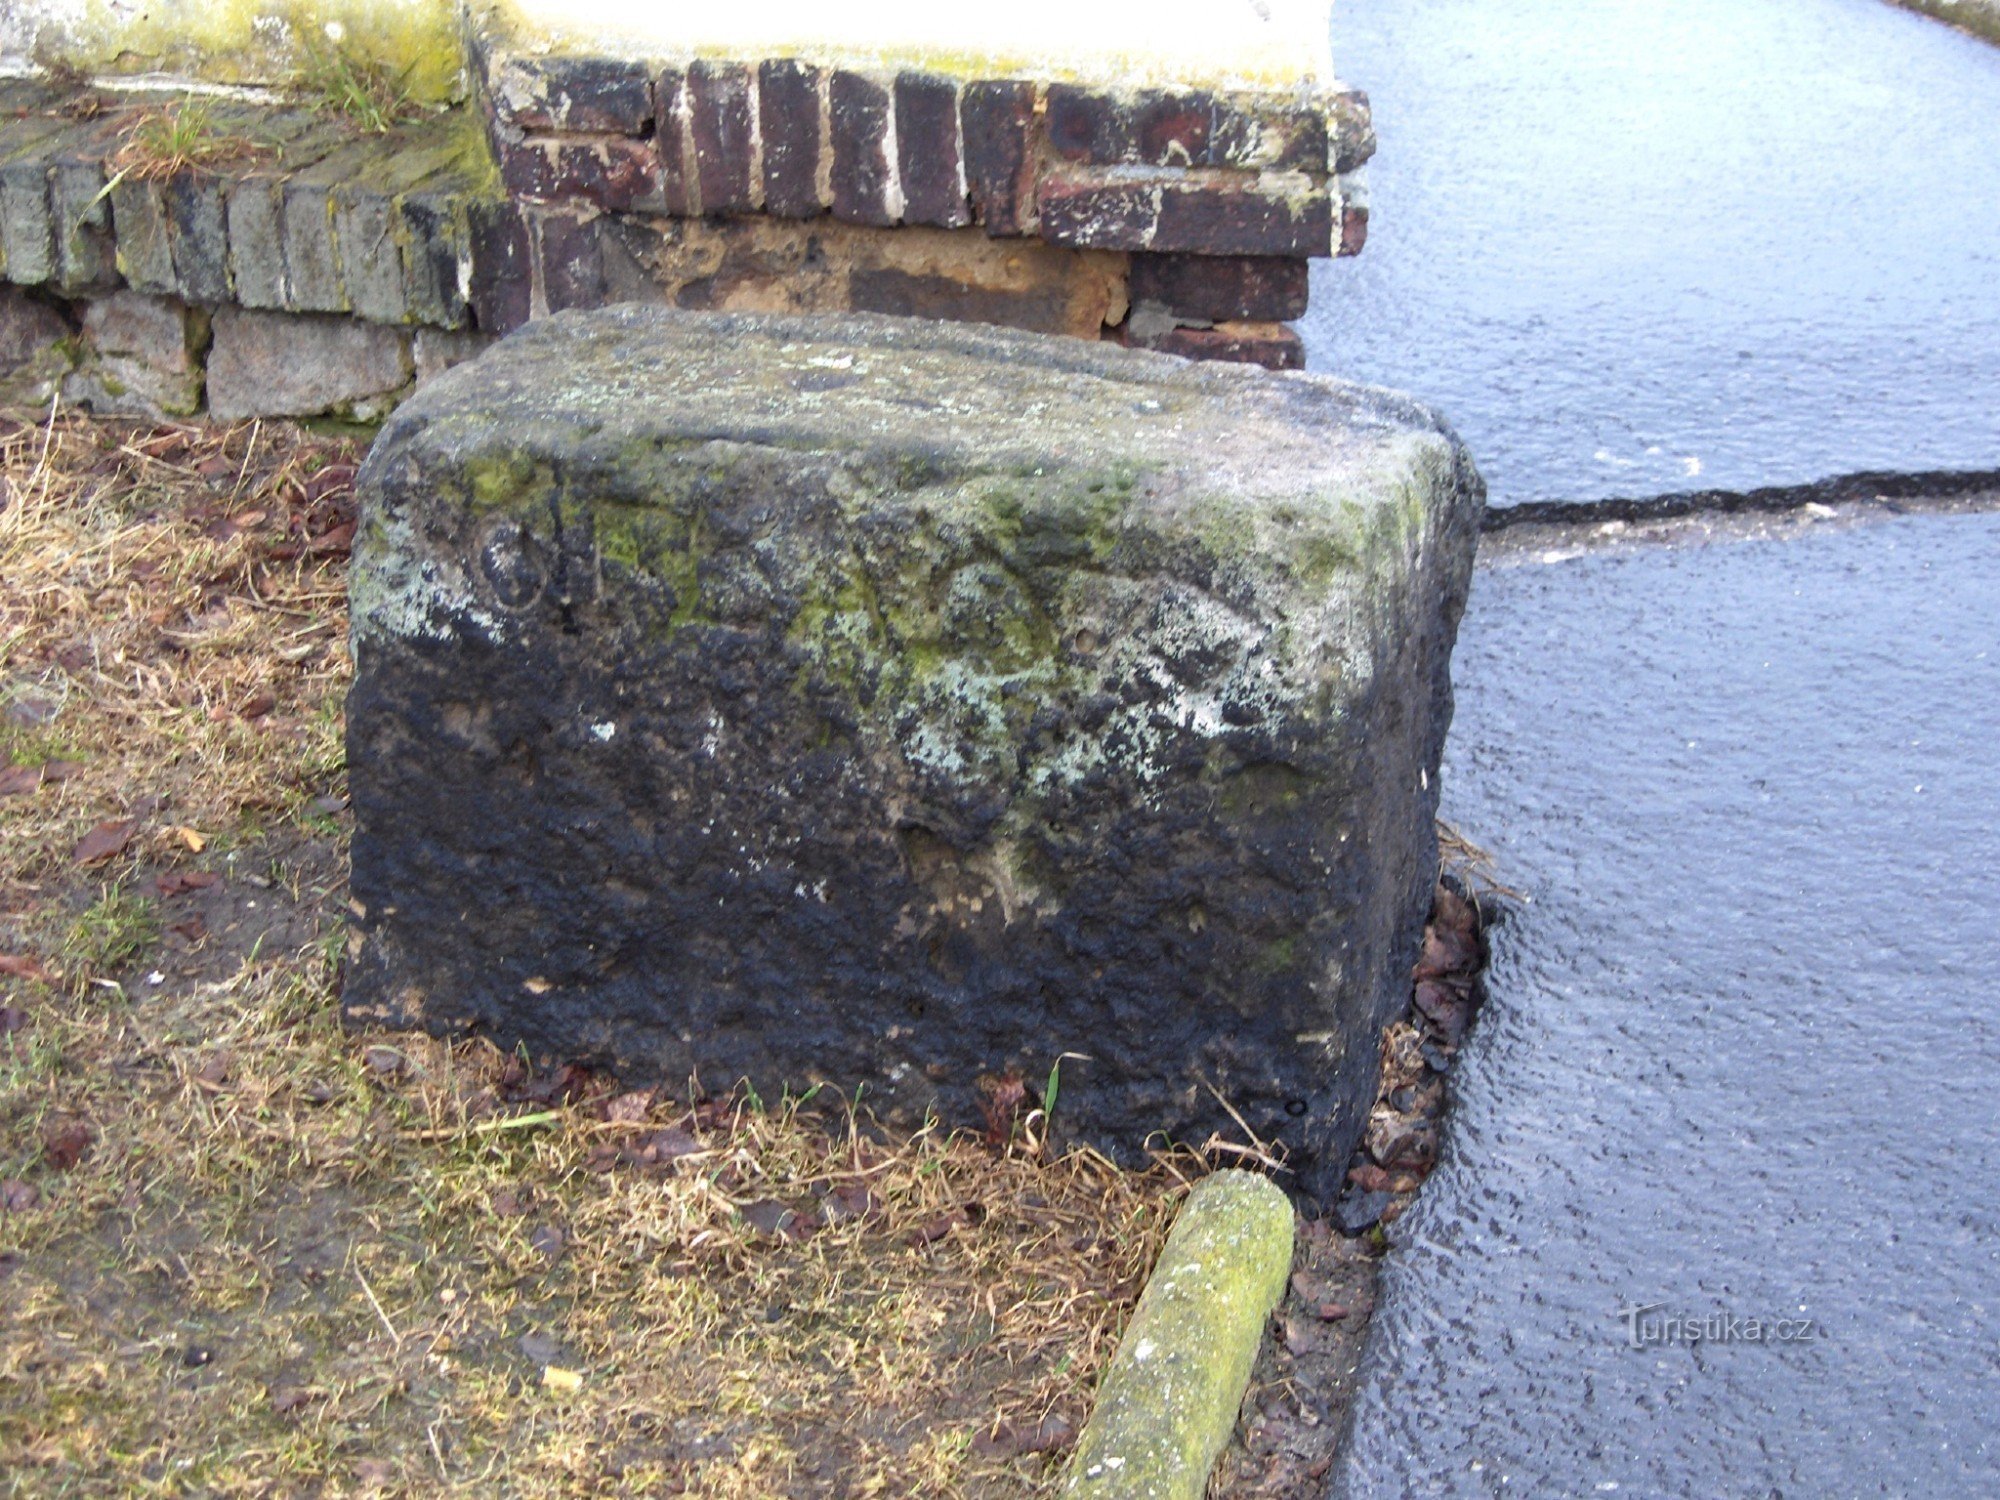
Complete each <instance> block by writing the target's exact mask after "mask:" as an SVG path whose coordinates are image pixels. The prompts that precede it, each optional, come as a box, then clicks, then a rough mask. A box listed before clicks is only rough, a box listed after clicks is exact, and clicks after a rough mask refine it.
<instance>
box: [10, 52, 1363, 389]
mask: <svg viewBox="0 0 2000 1500" xmlns="http://www.w3.org/2000/svg"><path fill="white" fill-rule="evenodd" d="M468 56H469V57H470V59H471V62H472V68H471V73H472V77H473V80H474V91H473V100H472V102H471V103H470V104H469V105H468V106H466V107H465V108H463V109H459V110H453V111H446V112H442V113H430V114H423V115H419V116H416V117H413V118H411V119H409V120H406V121H404V122H401V123H400V124H398V125H397V126H396V128H394V129H393V130H391V131H389V132H387V133H386V134H367V133H365V132H362V131H360V130H359V129H358V128H357V127H355V126H354V125H352V124H351V123H349V122H346V121H343V120H341V119H340V118H338V117H334V116H328V115H326V114H325V113H323V112H315V111H312V110H309V109H305V108H301V107H287V106H286V105H285V104H284V103H283V102H282V101H280V100H269V99H267V100H263V101H256V100H225V101H221V102H217V103H215V104H213V105H212V106H211V122H210V129H211V130H212V131H213V132H215V133H218V134H221V135H224V136H226V137H227V138H228V139H230V140H231V141H233V142H236V143H238V144H239V145H240V146H241V147H242V148H243V149H241V150H240V151H238V152H237V153H235V154H233V155H230V156H229V157H227V158H226V159H224V160H221V161H218V162H215V163H211V164H210V165H208V166H205V167H202V168H200V169H189V170H183V171H180V172H176V173H171V174H166V175H161V174H158V173H154V172H149V171H141V170H133V169H132V163H131V162H130V160H129V159H128V158H129V146H128V142H129V140H130V137H131V132H132V128H133V125H134V122H135V121H136V120H138V119H139V118H141V117H142V116H143V115H145V114H146V113H148V112H157V111H161V110H166V109H171V108H174V107H176V106H177V105H178V104H179V103H180V96H179V95H177V94H175V93H172V92H157V93H146V92H134V91H131V90H124V91H119V92H116V93H108V92H102V91H98V90H93V89H84V90H82V91H80V92H79V91H77V90H75V89H71V90H68V91H60V90H57V89H54V88H52V87H49V86H45V85H42V84H37V83H33V82H23V81H12V82H0V280H4V281H5V282H9V283H12V284H13V285H14V286H15V287H17V288H21V289H24V290H25V292H26V298H25V300H24V299H23V297H22V296H21V295H20V294H18V293H17V294H13V295H11V296H10V297H9V298H8V299H6V300H4V301H0V401H11V402H14V403H16V404H19V403H21V402H25V401H29V400H31V399H32V400H33V401H34V402H36V403H38V404H39V403H45V402H46V401H47V400H48V399H50V398H51V397H53V396H54V395H56V394H57V393H60V394H61V395H62V396H63V399H67V400H71V401H76V402H82V403H87V404H89V405H92V406H94V407H96V408H98V409H100V410H120V411H125V410H129V411H150V412H159V413H167V414H181V413H191V412H195V411H199V410H202V409H207V410H210V411H212V412H213V413H215V414H217V415H231V416H233V415H248V414H262V413H268V414H286V415H310V414H317V413H334V414H340V415H348V416H355V417H359V418H369V417H373V416H375V415H379V413H380V412H381V411H384V410H386V409H388V407H389V406H390V405H392V404H393V403H394V401H395V400H397V399H399V398H400V396H401V394H402V393H403V392H404V391H406V390H407V389H409V388H410V387H411V386H412V384H413V383H414V382H415V381H417V380H419V379H421V378H424V377H425V376H426V375H427V374H428V373H430V372H432V371H434V370H437V369H441V368H444V367H445V366H447V365H448V364H449V363H451V362H452V361H453V360H455V359H458V358H462V357H464V356H465V355H466V354H468V353H470V352H472V351H474V350H476V349H477V348H478V347H480V344H481V342H482V341H483V340H485V339H487V338H490V337H492V336H494V335H497V334H504V333H506V332H508V331H509V330H511V329H513V328H515V327H517V326H519V325H520V324H521V323H523V322H525V321H527V320H529V319H531V318H535V317H541V316H545V315H547V314H549V313H553V312H558V311H561V310H563V309H565V308H570V307H589V306H596V305H600V304H603V303H607V302H619V301H657V302H668V303H671V304H673V305H676V306H681V307H691V308H731V309H740V310H762V311H825V312H839V311H850V310H853V311H870V312H883V313H895V314H904V315H910V316H917V317H929V318H942V319H957V320H965V321H974V322H989V323H1002V324H1008V325H1011V326H1015V327H1021V328H1028V329H1034V330H1037V331H1042V332H1050V333H1061V334H1067V335H1071V336H1075V337H1081V338H1109V339H1115V340H1118V341H1121V342H1125V343H1129V344H1134V345H1138V346H1142V347H1146V348H1152V349H1159V350H1164V351H1167V352H1170V353H1175V354H1181V355H1185V356H1188V357H1191V358H1198V359H1228V360H1248V361H1254V362H1257V363H1261V364H1266V365H1271V366H1276V367H1292V366H1297V365H1299V364H1301V363H1303V350H1302V348H1301V345H1300V342H1299V339H1298V336H1297V334H1296V333H1295V332H1294V331H1293V330H1292V328H1291V327H1290V326H1289V325H1290V324H1291V323H1292V322H1294V321H1295V320H1297V319H1298V318H1299V317H1300V316H1301V315H1302V314H1303V313H1304V311H1305V308H1306V299H1307V293H1308V278H1307V265H1308V262H1309V261H1310V260H1311V259H1313V258H1316V257H1323V256H1331V255H1351V254H1354V253H1356V252H1358V251H1359V250H1360V249H1361V246H1362V243H1363V241H1364V239H1365V237H1366V232H1367V208H1366V201H1365V196H1364V194H1363V192H1362V187H1361V175H1360V173H1361V168H1362V165H1363V163H1364V162H1365V161H1366V160H1367V158H1368V156H1369V155H1370V153H1371V152H1372V150H1373V147H1374V139H1373V134H1372V131H1371V128H1370V124H1369V115H1368V105H1367V99H1366V97H1365V96H1364V95H1361V94H1359V93H1357V92H1353V91H1350V90H1345V89H1339V88H1335V89H1331V90H1324V91H1319V92H1305V93H1285V94H1276V93H1269V94H1257V93H1243V92H1228V91H1217V90H1207V89H1195V88H1166V87H1161V88H1092V87H1088V86H1085V85H1083V84H1080V83H1076V82H1070V81H1061V80H1057V81H1044V80H1037V79H1031V78H989V79H972V80H966V79H958V78H952V77H947V76H945V75H943V74H937V73H927V72H912V71H896V72H869V71H860V70H855V69H852V68H847V67H837V66H832V65H825V64H821V63H818V62H814V61H812V60H808V59H800V58H746V59H738V60H727V59H707V58H704V59H699V60H694V61H691V62H686V63H677V64H661V65H655V64H647V63H640V62H635V61H630V60H615V59H609V58H592V57H566V58H565V57H556V58H551V57H543V56H532V55H525V54H522V53H517V52H513V51H510V50H509V49H508V48H507V47H506V46H505V45H503V44H502V43H501V42H499V41H496V39H495V38H493V37H491V36H489V35H487V34H486V33H484V32H481V31H474V33H473V34H471V35H470V36H469V38H468ZM288 346H289V347H291V348H292V349H293V350H294V356H293V357H290V358H287V357H286V352H285V351H286V349H287V348H288Z"/></svg>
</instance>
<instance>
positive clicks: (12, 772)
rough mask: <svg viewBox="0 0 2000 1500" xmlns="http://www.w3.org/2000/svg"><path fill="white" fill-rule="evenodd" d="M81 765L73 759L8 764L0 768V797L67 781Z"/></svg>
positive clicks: (22, 794) (15, 795)
mask: <svg viewBox="0 0 2000 1500" xmlns="http://www.w3.org/2000/svg"><path fill="white" fill-rule="evenodd" d="M82 769H83V767H82V766H81V765H79V764H78V763H77V762H76V761H73V760H45V761H43V762H42V763H41V764H40V765H38V766H8V767H7V768H6V769H5V770H0V797H25V796H28V795H29V794H30V793H33V792H35V791H38V790H40V789H41V788H42V787H45V786H54V785H56V784H57V783H58V782H64V781H68V780H69V779H70V777H72V776H74V775H76V773H77V772H78V771H81V770H82Z"/></svg>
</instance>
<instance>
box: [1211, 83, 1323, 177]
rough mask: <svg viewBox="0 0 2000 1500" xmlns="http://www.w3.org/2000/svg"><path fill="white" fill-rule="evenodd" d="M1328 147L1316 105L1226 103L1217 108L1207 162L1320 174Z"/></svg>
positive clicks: (1222, 165) (1259, 102) (1219, 165)
mask: <svg viewBox="0 0 2000 1500" xmlns="http://www.w3.org/2000/svg"><path fill="white" fill-rule="evenodd" d="M1326 143H1327V133H1326V116H1325V114H1324V113H1322V112H1321V110H1320V109H1319V108H1318V107H1317V106H1313V105H1283V104H1275V103H1273V102H1270V101H1265V100H1258V99H1245V98H1235V99H1226V100H1224V101H1222V102H1221V103H1220V104H1219V105H1217V107H1216V117H1215V134H1214V136H1213V138H1212V139H1211V141H1210V144H1209V152H1208V164H1209V165H1210V166H1215V167H1237V168H1242V169H1246V170H1249V169H1257V170H1274V171H1299V172H1308V173H1311V174H1313V175H1315V176H1321V175H1324V174H1325V172H1326V169H1327V145H1326Z"/></svg>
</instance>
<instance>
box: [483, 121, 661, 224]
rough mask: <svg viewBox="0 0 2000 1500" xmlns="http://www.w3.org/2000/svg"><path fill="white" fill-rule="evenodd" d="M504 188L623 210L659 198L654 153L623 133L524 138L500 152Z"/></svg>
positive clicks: (537, 198) (545, 199)
mask: <svg viewBox="0 0 2000 1500" xmlns="http://www.w3.org/2000/svg"><path fill="white" fill-rule="evenodd" d="M500 179H501V181H502V183H504V184H505V186H506V188H507V191H508V192H510V193H512V194H514V195H515V196H516V197H519V198H526V199H528V200H530V201H532V202H541V203H588V204H591V205H592V206H594V207H597V208H605V209H613V210H625V209H639V208H650V207H656V206H658V205H659V204H660V202H661V184H660V154H659V151H658V149H657V148H656V144H655V142H653V141H650V140H643V141H642V140H633V139H630V138H628V137H626V136H616V135H598V136H580V137H564V136H553V137H552V136H530V137H528V138H527V139H526V140H523V141H518V142H509V143H508V144H507V146H506V148H505V149H504V150H503V151H502V152H501V155H500Z"/></svg>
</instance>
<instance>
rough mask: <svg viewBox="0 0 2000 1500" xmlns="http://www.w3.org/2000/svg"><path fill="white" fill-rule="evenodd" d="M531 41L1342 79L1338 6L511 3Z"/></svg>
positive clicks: (977, 68)
mask: <svg viewBox="0 0 2000 1500" xmlns="http://www.w3.org/2000/svg"><path fill="white" fill-rule="evenodd" d="M480 8H481V9H489V8H490V9H491V10H492V11H493V12H495V13H496V14H497V16H498V18H499V19H501V20H502V21H503V22H504V23H505V24H506V25H507V26H508V28H509V30H511V32H512V33H513V35H514V37H515V39H516V40H517V41H518V42H520V43H522V44H525V45H537V46H541V47H545V48H547V49H548V50H550V51H553V52H586V53H589V52H595V53H600V54H604V55H612V56H620V55H622V56H626V57H641V58H647V59H651V60H655V61H660V60H670V59H686V58H692V57H702V56H716V57H729V56H771V57H778V56H794V57H805V58H810V59H811V60H813V61H816V62H823V63H832V64H836V65H839V66H845V67H888V68H900V67H917V68H924V69H927V70H930V71H934V72H941V73H947V74H955V75H957V76H961V77H965V78H975V77H983V76H993V75H994V73H995V70H998V71H999V72H1002V73H1009V74H1017V75H1019V76H1022V77H1033V78H1044V79H1080V80H1082V81H1085V82H1089V83H1098V84H1124V85H1133V86H1143V85H1148V84H1201V85H1209V86H1231V87H1256V88H1288V87H1291V86H1294V85H1297V84H1318V85H1325V84H1327V83H1329V82H1331V81H1332V70H1331V66H1330V63H1329V59H1328V10H1329V6H1328V4H1327V0H1093V3H1092V4H1089V5H1076V4H1073V3H1070V0H1013V3H1010V4H1006V5H937V4H933V3H929V0H870V3H868V4H866V5H857V4H849V5H838V4H835V5H828V4H825V3H824V0H739V3H737V4H734V5H727V6H710V7H706V8H699V7H690V6H678V5H661V4H658V3H657V0H501V3H500V4H498V5H495V6H491V7H480Z"/></svg>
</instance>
